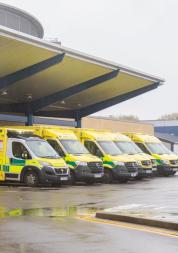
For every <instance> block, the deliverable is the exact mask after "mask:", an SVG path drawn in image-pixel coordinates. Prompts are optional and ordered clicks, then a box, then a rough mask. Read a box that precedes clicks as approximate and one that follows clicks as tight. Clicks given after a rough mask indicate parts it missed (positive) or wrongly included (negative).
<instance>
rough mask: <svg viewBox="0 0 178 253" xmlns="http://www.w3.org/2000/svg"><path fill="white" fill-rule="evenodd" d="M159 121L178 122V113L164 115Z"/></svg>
mask: <svg viewBox="0 0 178 253" xmlns="http://www.w3.org/2000/svg"><path fill="white" fill-rule="evenodd" d="M158 120H178V112H174V113H169V114H164V115H162V116H161V117H160V118H159V119H158Z"/></svg>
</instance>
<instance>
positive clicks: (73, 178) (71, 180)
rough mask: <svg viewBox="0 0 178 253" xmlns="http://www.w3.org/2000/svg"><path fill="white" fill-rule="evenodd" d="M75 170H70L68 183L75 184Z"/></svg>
mask: <svg viewBox="0 0 178 253" xmlns="http://www.w3.org/2000/svg"><path fill="white" fill-rule="evenodd" d="M75 182H76V180H75V172H74V171H73V170H70V180H69V183H70V185H75Z"/></svg>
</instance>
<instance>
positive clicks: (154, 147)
mask: <svg viewBox="0 0 178 253" xmlns="http://www.w3.org/2000/svg"><path fill="white" fill-rule="evenodd" d="M124 134H126V135H127V136H129V137H130V138H131V139H132V141H134V142H135V144H137V146H138V147H139V148H140V149H141V150H142V151H143V152H144V153H146V154H149V155H151V156H152V157H154V159H156V163H157V170H158V175H162V176H169V175H174V174H175V173H176V172H177V170H178V156H177V155H175V154H174V153H173V152H172V151H170V150H169V149H168V148H167V147H166V146H165V145H164V144H163V143H162V142H161V141H160V140H159V139H158V138H156V137H155V136H152V135H147V134H141V133H124Z"/></svg>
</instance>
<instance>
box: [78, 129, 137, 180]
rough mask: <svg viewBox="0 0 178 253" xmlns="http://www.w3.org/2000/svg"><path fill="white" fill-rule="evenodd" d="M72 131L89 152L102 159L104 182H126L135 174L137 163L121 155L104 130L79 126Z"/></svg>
mask: <svg viewBox="0 0 178 253" xmlns="http://www.w3.org/2000/svg"><path fill="white" fill-rule="evenodd" d="M74 131H75V133H76V135H77V136H78V138H79V139H80V140H81V142H82V143H83V144H84V145H85V147H86V148H87V149H88V150H89V151H90V153H91V154H93V155H95V156H98V157H99V158H100V159H102V161H103V166H104V177H103V181H104V183H112V182H113V181H116V180H117V181H120V182H127V181H128V180H129V179H131V178H135V177H136V176H137V174H138V165H137V162H136V161H135V159H133V158H131V157H129V156H128V155H125V154H124V155H123V154H122V152H121V151H120V150H119V148H118V147H117V146H116V145H115V144H114V142H113V141H112V139H111V137H110V136H109V135H108V134H107V133H106V132H105V131H99V130H94V129H79V128H77V129H75V130H74Z"/></svg>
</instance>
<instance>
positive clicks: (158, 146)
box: [146, 142, 172, 155]
mask: <svg viewBox="0 0 178 253" xmlns="http://www.w3.org/2000/svg"><path fill="white" fill-rule="evenodd" d="M146 145H147V147H148V148H149V150H150V151H151V153H153V154H158V155H163V154H168V155H169V154H172V152H171V151H170V150H169V149H168V148H167V147H166V146H164V145H163V144H162V143H154V142H153V143H151V142H147V143H146Z"/></svg>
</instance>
